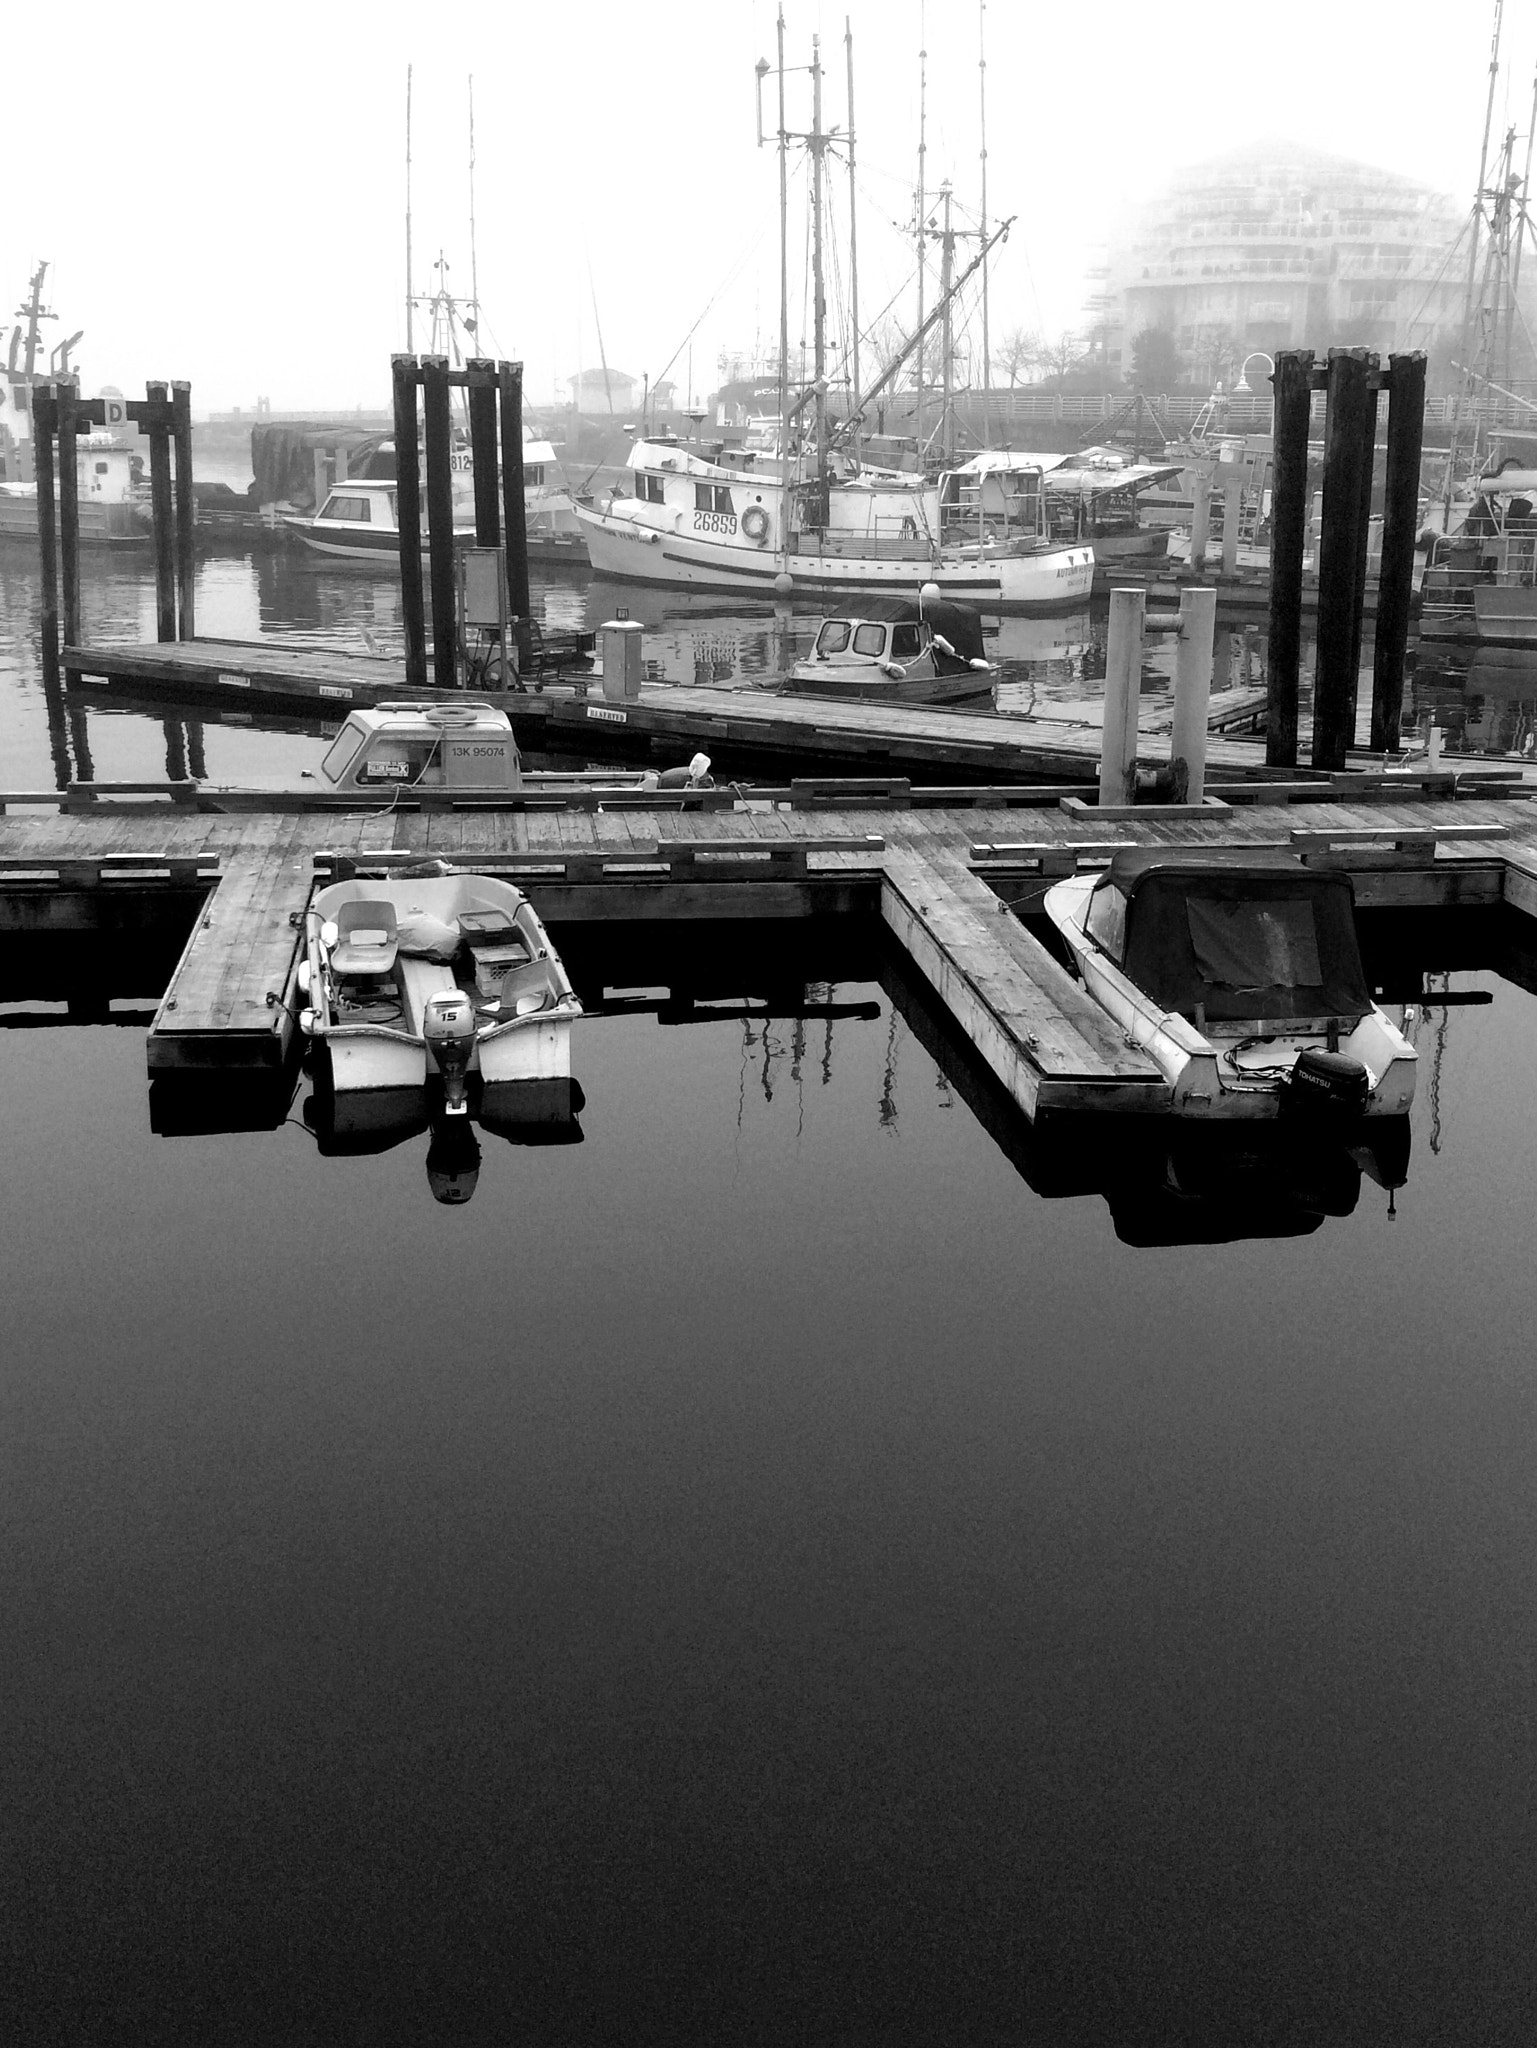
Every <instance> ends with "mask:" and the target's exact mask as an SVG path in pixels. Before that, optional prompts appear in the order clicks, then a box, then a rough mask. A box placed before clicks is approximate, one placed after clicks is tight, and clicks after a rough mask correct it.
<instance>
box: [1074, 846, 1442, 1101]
mask: <svg viewBox="0 0 1537 2048" xmlns="http://www.w3.org/2000/svg"><path fill="white" fill-rule="evenodd" d="M1045 908H1046V914H1047V916H1048V917H1049V918H1050V919H1051V921H1052V923H1053V924H1054V925H1055V927H1056V929H1057V930H1058V931H1059V932H1060V933H1061V935H1062V938H1063V940H1064V941H1065V942H1066V944H1067V947H1068V949H1069V951H1070V952H1071V954H1072V958H1073V963H1074V965H1075V966H1076V968H1077V970H1078V973H1079V975H1080V976H1081V978H1082V980H1083V983H1084V986H1085V987H1086V988H1087V990H1088V992H1089V994H1090V995H1092V996H1093V998H1094V999H1095V1001H1096V1002H1097V1003H1098V1004H1099V1005H1100V1007H1101V1008H1102V1009H1103V1010H1104V1011H1105V1012H1106V1014H1107V1015H1108V1016H1109V1017H1110V1018H1111V1020H1112V1021H1113V1023H1114V1024H1115V1026H1116V1028H1117V1029H1118V1030H1119V1031H1120V1032H1122V1033H1123V1034H1124V1035H1125V1037H1126V1039H1127V1041H1128V1042H1129V1043H1130V1044H1133V1045H1136V1046H1140V1047H1141V1048H1142V1050H1143V1051H1144V1052H1146V1053H1147V1054H1148V1055H1149V1056H1150V1057H1151V1058H1152V1059H1153V1060H1154V1062H1155V1063H1156V1064H1157V1066H1158V1067H1159V1068H1160V1070H1161V1071H1162V1073H1163V1075H1164V1077H1165V1079H1166V1080H1167V1081H1168V1082H1169V1084H1170V1087H1171V1088H1172V1090H1173V1102H1172V1105H1171V1106H1172V1109H1173V1112H1174V1114H1175V1115H1177V1116H1186V1117H1196V1118H1211V1119H1218V1118H1245V1117H1274V1116H1276V1115H1278V1114H1280V1113H1281V1112H1282V1111H1283V1109H1284V1110H1288V1111H1291V1110H1297V1111H1303V1110H1310V1111H1313V1112H1315V1113H1324V1114H1330V1115H1334V1116H1337V1117H1340V1118H1354V1117H1383V1116H1403V1115H1405V1114H1407V1112H1408V1109H1409V1106H1410V1104H1411V1103H1412V1102H1413V1100H1414V1083H1415V1074H1416V1062H1415V1052H1414V1047H1413V1046H1412V1045H1411V1044H1410V1043H1409V1041H1408V1039H1407V1038H1405V1036H1404V1034H1403V1033H1402V1031H1400V1030H1399V1029H1398V1027H1397V1026H1396V1025H1395V1024H1393V1023H1392V1022H1391V1021H1390V1020H1389V1018H1388V1017H1387V1016H1386V1015H1385V1014H1384V1013H1383V1011H1382V1010H1381V1009H1379V1008H1378V1006H1377V1005H1376V1003H1374V1002H1373V1001H1372V997H1371V991H1370V989H1369V988H1368V986H1367V982H1366V978H1365V974H1364V972H1363V969H1362V966H1361V953H1360V946H1359V943H1358V941H1357V937H1356V927H1355V899H1354V891H1353V890H1352V888H1351V884H1350V878H1349V876H1348V875H1345V874H1343V873H1341V872H1339V871H1338V870H1334V869H1328V868H1312V867H1308V866H1306V865H1305V864H1304V863H1303V862H1302V861H1301V860H1299V859H1297V858H1296V857H1295V856H1294V855H1292V854H1288V853H1281V852H1263V851H1261V852H1251V851H1248V850H1247V849H1245V850H1235V851H1234V852H1232V853H1231V854H1227V853H1220V852H1213V851H1211V850H1209V849H1204V848H1202V849H1194V848H1191V849H1180V850H1174V849H1169V848H1163V847H1137V848H1129V849H1127V850H1126V851H1124V852H1121V853H1118V854H1116V855H1115V856H1114V858H1113V859H1112V860H1111V862H1110V865H1109V866H1108V867H1107V868H1104V869H1099V870H1096V871H1092V872H1087V873H1080V874H1075V875H1072V876H1070V877H1068V878H1067V879H1066V880H1064V881H1061V882H1059V883H1057V884H1056V886H1055V887H1054V888H1052V889H1050V890H1048V891H1047V894H1046V899H1045Z"/></svg>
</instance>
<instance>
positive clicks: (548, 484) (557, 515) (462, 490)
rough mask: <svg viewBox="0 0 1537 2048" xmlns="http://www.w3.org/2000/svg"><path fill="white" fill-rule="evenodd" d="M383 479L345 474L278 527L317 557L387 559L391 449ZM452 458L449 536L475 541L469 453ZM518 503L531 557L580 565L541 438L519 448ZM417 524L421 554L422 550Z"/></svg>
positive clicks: (568, 509)
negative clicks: (310, 510)
mask: <svg viewBox="0 0 1537 2048" xmlns="http://www.w3.org/2000/svg"><path fill="white" fill-rule="evenodd" d="M377 459H378V460H380V461H381V462H383V463H384V464H385V466H387V467H388V468H389V470H390V472H391V473H390V474H389V475H387V476H355V477H344V478H342V479H341V480H340V481H339V482H338V483H336V484H335V485H334V486H333V487H332V489H331V490H329V491H328V492H327V493H326V494H325V497H324V499H323V501H322V503H321V504H320V506H319V507H318V508H317V510H316V511H315V512H314V514H313V515H309V514H306V513H301V512H285V513H283V514H282V515H281V516H282V521H283V524H284V525H285V526H286V527H287V528H288V529H289V530H290V531H291V532H292V533H294V534H296V535H297V536H298V538H299V539H300V540H301V541H302V542H303V543H304V545H305V546H306V547H307V548H309V549H311V550H312V551H313V552H314V553H315V554H317V555H326V556H329V557H331V558H332V559H334V560H340V561H348V562H380V563H384V564H386V565H387V564H389V563H392V562H394V561H395V560H396V559H397V557H398V556H399V553H400V522H399V519H398V516H397V504H396V483H395V477H394V474H393V470H394V454H393V448H392V447H391V448H389V449H388V450H386V451H384V452H383V453H381V456H380V457H379V458H377ZM453 461H454V464H455V468H454V471H453V505H454V541H455V543H456V545H458V546H460V547H472V546H473V545H474V543H475V498H474V489H475V479H474V472H473V470H472V469H471V468H470V467H469V461H470V458H469V454H468V451H461V452H456V453H455V455H454V457H453ZM523 506H524V517H525V520H526V533H527V540H528V552H529V555H530V558H531V559H534V560H538V561H552V560H563V559H565V558H567V557H569V558H570V559H572V560H573V561H576V562H578V563H580V564H581V565H582V566H584V567H585V566H586V562H587V550H586V547H585V546H584V544H583V541H582V533H581V528H580V526H579V525H578V524H577V520H576V514H575V508H574V506H573V504H572V500H571V494H570V492H569V491H568V490H567V489H566V487H565V485H564V483H563V482H561V481H560V480H559V475H558V471H557V467H556V462H555V450H554V448H553V446H552V445H551V444H550V443H549V442H548V441H525V442H524V445H523ZM426 544H427V543H426V527H425V520H424V524H423V540H422V548H423V552H424V553H425V551H426Z"/></svg>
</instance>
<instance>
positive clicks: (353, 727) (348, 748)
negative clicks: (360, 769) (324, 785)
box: [320, 718, 368, 782]
mask: <svg viewBox="0 0 1537 2048" xmlns="http://www.w3.org/2000/svg"><path fill="white" fill-rule="evenodd" d="M367 736H368V735H367V733H366V731H365V729H364V728H363V727H362V726H361V725H359V724H358V722H357V720H356V719H355V718H349V719H348V720H347V723H346V724H345V725H344V726H343V727H342V729H341V731H340V732H339V733H338V734H337V735H336V738H335V739H334V740H332V742H331V744H330V746H329V747H327V748H326V752H325V759H324V760H323V761H322V762H321V764H320V772H321V774H322V775H323V776H324V777H325V778H326V780H327V782H340V781H341V779H342V777H343V776H344V775H345V774H346V772H347V770H348V769H349V768H350V767H351V766H352V764H353V762H354V761H355V760H356V759H357V755H358V749H359V747H361V746H362V744H363V742H364V740H365V739H366V738H367Z"/></svg>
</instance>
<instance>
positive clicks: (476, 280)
mask: <svg viewBox="0 0 1537 2048" xmlns="http://www.w3.org/2000/svg"><path fill="white" fill-rule="evenodd" d="M472 322H473V325H472V324H471V323H472ZM465 325H466V326H467V327H469V329H470V332H471V333H472V334H473V335H474V337H475V348H476V351H477V353H478V352H479V349H480V270H479V267H478V266H477V264H476V261H475V74H474V72H473V71H472V72H471V73H470V319H469V320H467V321H466V322H465Z"/></svg>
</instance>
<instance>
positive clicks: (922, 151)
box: [913, 4, 929, 460]
mask: <svg viewBox="0 0 1537 2048" xmlns="http://www.w3.org/2000/svg"><path fill="white" fill-rule="evenodd" d="M918 41H919V43H920V45H921V44H923V43H926V42H927V41H928V36H927V33H926V31H925V25H924V10H923V7H922V5H921V4H920V6H919V9H918ZM928 92H929V53H928V51H927V50H926V49H923V48H920V49H919V51H918V350H917V356H916V359H915V362H914V368H913V378H914V391H915V399H914V404H913V433H914V434H915V435H916V437H917V441H918V454H919V458H920V460H921V458H922V455H923V334H924V324H925V323H924V317H923V273H924V267H925V265H926V264H927V262H928V244H927V235H928V228H927V223H926V221H925V219H924V215H925V213H926V212H927V211H928V196H927V194H926V192H925V191H924V169H925V159H926V157H927V155H928V146H929V145H928Z"/></svg>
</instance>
